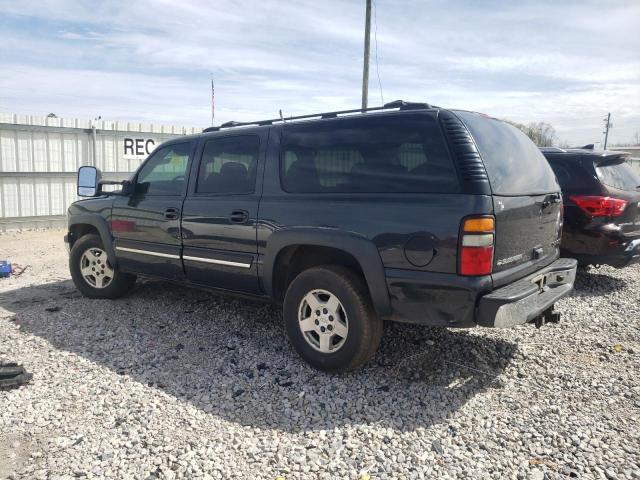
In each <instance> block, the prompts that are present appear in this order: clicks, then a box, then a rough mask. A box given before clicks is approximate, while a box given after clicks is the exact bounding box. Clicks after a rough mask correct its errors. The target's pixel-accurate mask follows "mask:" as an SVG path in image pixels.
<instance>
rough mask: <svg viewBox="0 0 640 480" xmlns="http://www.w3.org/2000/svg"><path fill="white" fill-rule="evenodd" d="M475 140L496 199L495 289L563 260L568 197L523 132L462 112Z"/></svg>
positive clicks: (542, 157)
mask: <svg viewBox="0 0 640 480" xmlns="http://www.w3.org/2000/svg"><path fill="white" fill-rule="evenodd" d="M456 114H457V115H459V116H460V118H461V119H462V121H463V122H464V123H465V125H466V126H467V128H468V129H469V131H470V132H471V135H472V136H473V137H474V140H475V142H476V145H477V146H478V150H479V152H480V155H481V156H482V160H483V162H484V165H485V168H486V170H487V174H488V176H489V182H490V184H491V190H492V194H493V207H494V215H495V217H496V239H495V250H494V269H493V272H494V275H493V278H494V284H495V286H500V285H502V284H505V283H508V282H510V281H512V280H513V279H515V278H518V277H522V276H525V275H527V274H528V273H530V272H532V271H535V270H537V269H539V268H541V267H542V266H546V265H548V264H549V263H551V262H552V261H553V260H555V259H556V258H557V256H558V255H559V244H560V234H561V229H562V196H561V193H560V187H559V185H558V183H557V181H556V178H555V175H554V173H553V170H551V167H550V166H549V163H548V162H547V160H546V159H545V158H544V156H543V155H542V153H541V152H540V150H538V148H537V147H536V146H535V145H534V143H533V142H532V141H531V140H530V139H529V138H528V137H527V136H526V135H525V134H524V133H522V132H521V131H520V130H518V129H517V128H515V127H513V126H511V125H509V124H507V123H505V122H502V121H500V120H496V119H493V118H489V117H486V116H484V115H480V114H476V113H470V112H456Z"/></svg>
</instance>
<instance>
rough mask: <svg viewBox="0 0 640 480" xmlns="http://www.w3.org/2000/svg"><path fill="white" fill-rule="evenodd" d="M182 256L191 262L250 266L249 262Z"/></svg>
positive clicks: (241, 266)
mask: <svg viewBox="0 0 640 480" xmlns="http://www.w3.org/2000/svg"><path fill="white" fill-rule="evenodd" d="M182 258H183V259H184V260H191V261H192V262H202V263H214V264H216V265H227V266H229V267H240V268H251V264H250V263H240V262H228V261H227V260H216V259H214V258H202V257H190V256H188V255H183V256H182Z"/></svg>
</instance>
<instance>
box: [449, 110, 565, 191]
mask: <svg viewBox="0 0 640 480" xmlns="http://www.w3.org/2000/svg"><path fill="white" fill-rule="evenodd" d="M456 114H457V115H458V116H459V117H460V118H461V119H462V121H463V122H464V123H465V125H466V126H467V128H468V129H469V131H470V132H471V135H472V136H473V138H474V140H475V142H476V145H477V146H478V150H479V151H480V155H481V156H482V161H483V162H484V166H485V168H486V169H487V174H488V175H489V182H490V183H491V190H492V191H493V193H494V194H497V195H531V194H539V193H550V192H557V191H558V190H559V188H558V184H557V183H556V179H555V175H554V174H553V171H552V170H551V167H549V164H548V163H547V160H546V159H545V158H544V155H542V153H541V152H540V150H538V147H536V146H535V144H534V143H533V142H532V141H531V140H530V139H529V137H527V136H526V135H525V134H524V133H522V132H521V131H520V130H518V129H517V128H515V127H513V126H511V125H509V124H507V123H505V122H501V121H500V120H496V119H493V118H489V117H486V116H484V115H480V114H478V113H472V112H461V111H457V112H456Z"/></svg>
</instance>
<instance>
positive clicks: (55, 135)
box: [0, 113, 202, 230]
mask: <svg viewBox="0 0 640 480" xmlns="http://www.w3.org/2000/svg"><path fill="white" fill-rule="evenodd" d="M92 126H95V128H96V135H95V141H96V145H95V158H93V157H94V155H93V152H94V148H93V138H94V137H93V132H92V128H91V127H92ZM201 131H202V130H201V129H200V128H196V127H182V126H174V125H162V124H143V123H135V122H122V121H117V122H115V121H108V120H98V121H96V122H93V124H92V122H91V121H90V120H85V119H78V118H47V117H39V116H31V115H16V114H11V113H4V114H3V113H0V230H4V229H7V228H14V227H25V228H29V227H36V226H39V225H45V224H51V223H62V222H64V221H65V214H66V210H67V207H68V206H69V204H70V203H72V202H73V201H75V200H77V196H76V172H77V170H78V168H79V167H81V166H82V165H95V166H96V167H98V168H99V169H100V170H102V172H103V174H105V175H104V176H105V177H106V178H108V179H125V178H127V177H128V176H129V174H130V173H131V172H133V171H134V170H135V169H136V168H137V167H138V166H139V165H140V163H141V162H142V160H143V159H144V158H145V156H139V157H136V158H125V155H124V139H125V138H128V137H129V138H144V139H152V140H153V141H154V142H155V146H157V145H159V144H160V143H162V142H163V141H165V140H168V139H170V138H172V137H175V136H179V135H186V134H193V133H199V132H201Z"/></svg>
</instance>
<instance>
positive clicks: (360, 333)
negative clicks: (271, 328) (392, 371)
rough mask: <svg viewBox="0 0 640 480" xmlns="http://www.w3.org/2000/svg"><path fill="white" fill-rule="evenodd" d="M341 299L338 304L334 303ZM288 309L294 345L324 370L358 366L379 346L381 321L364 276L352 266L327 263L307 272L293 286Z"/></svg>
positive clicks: (287, 322)
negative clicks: (354, 270)
mask: <svg viewBox="0 0 640 480" xmlns="http://www.w3.org/2000/svg"><path fill="white" fill-rule="evenodd" d="M332 297H335V299H333V298H332ZM336 299H337V303H338V304H339V306H338V307H337V308H334V307H335V305H336ZM314 302H317V303H315V304H314ZM311 304H314V306H316V307H318V308H317V309H316V310H314V309H313V308H312V305H311ZM324 307H327V311H326V312H325V311H324ZM283 311H284V322H285V328H286V330H287V336H288V337H289V340H290V341H291V344H292V345H293V347H294V348H295V350H296V351H297V352H298V354H299V355H300V356H301V357H302V358H303V359H304V360H305V361H306V362H307V363H309V364H310V365H312V366H313V367H315V368H317V369H319V370H324V371H326V372H346V371H349V370H354V369H356V368H358V367H360V366H361V365H363V364H364V363H365V362H366V361H367V360H369V359H370V358H371V357H372V356H373V354H374V353H375V352H376V350H377V349H378V346H379V345H380V339H381V338H382V320H381V319H380V318H378V317H377V316H376V314H375V311H374V310H373V306H372V305H371V300H370V299H369V293H368V290H367V287H366V285H365V283H364V281H363V279H362V278H361V277H360V276H358V275H357V274H355V273H354V272H353V271H352V270H349V269H348V268H344V267H341V266H336V265H324V266H320V267H314V268H310V269H308V270H305V271H303V272H302V273H300V274H299V275H298V276H297V277H296V278H295V279H294V280H293V281H292V282H291V284H290V285H289V288H288V290H287V293H286V295H285V299H284V305H283ZM318 312H320V315H319V316H318V315H317V313H318ZM332 313H333V314H334V315H331V314H332ZM345 327H346V329H345ZM303 329H304V330H305V331H304V332H303ZM320 329H324V330H322V332H324V333H322V332H321V331H320ZM339 333H340V334H339ZM327 337H329V340H327ZM321 342H322V343H321Z"/></svg>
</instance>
